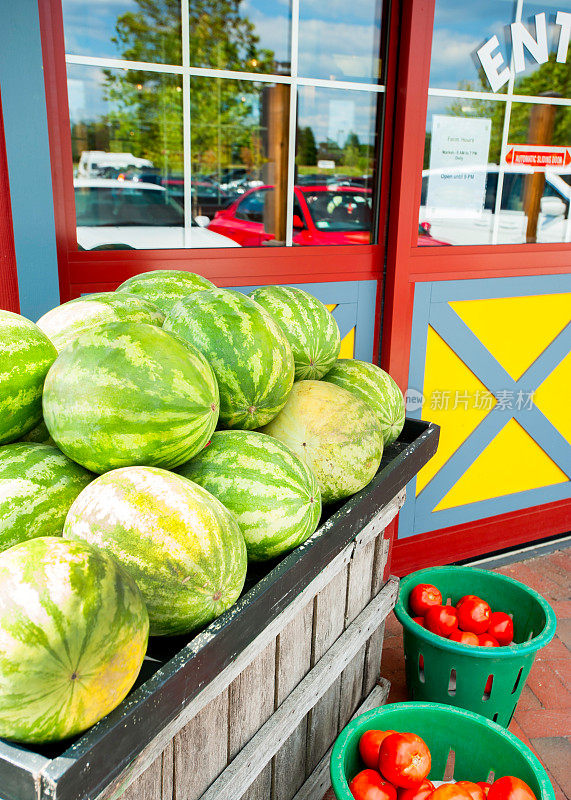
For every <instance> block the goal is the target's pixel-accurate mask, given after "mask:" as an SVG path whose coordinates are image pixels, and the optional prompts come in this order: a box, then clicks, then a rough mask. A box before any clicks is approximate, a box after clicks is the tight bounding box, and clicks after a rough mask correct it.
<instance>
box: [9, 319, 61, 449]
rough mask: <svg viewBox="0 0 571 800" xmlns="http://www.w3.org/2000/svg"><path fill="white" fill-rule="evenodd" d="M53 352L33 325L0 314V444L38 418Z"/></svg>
mask: <svg viewBox="0 0 571 800" xmlns="http://www.w3.org/2000/svg"><path fill="white" fill-rule="evenodd" d="M56 355H57V351H56V349H55V347H54V346H53V344H52V343H51V342H50V340H49V339H48V337H47V336H46V335H45V333H43V332H42V331H41V330H40V329H39V328H38V326H37V325H34V323H33V322H30V320H29V319H26V318H25V317H21V316H20V315H19V314H12V313H11V312H10V311H2V310H0V444H5V443H7V442H15V441H16V439H19V438H20V437H21V436H24V434H26V433H27V432H28V431H30V430H32V428H34V427H35V426H36V425H37V424H38V422H40V420H41V418H42V390H43V386H44V380H45V377H46V374H47V371H48V369H49V368H50V366H51V364H52V363H53V361H54V359H55V357H56Z"/></svg>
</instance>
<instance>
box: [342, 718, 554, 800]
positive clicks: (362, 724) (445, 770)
mask: <svg viewBox="0 0 571 800" xmlns="http://www.w3.org/2000/svg"><path fill="white" fill-rule="evenodd" d="M375 729H376V730H382V731H386V730H394V731H411V732H413V733H416V734H418V735H419V736H421V737H422V738H423V739H424V741H425V742H426V744H427V745H428V748H429V750H430V755H431V757H432V765H431V769H430V773H429V778H431V779H432V780H443V779H450V778H452V777H454V779H455V780H457V781H461V780H464V781H487V780H489V778H490V773H493V774H494V777H495V778H501V777H503V776H504V775H515V776H516V777H518V778H521V780H522V781H525V782H526V783H527V785H528V786H529V787H530V788H531V790H532V791H533V793H534V794H535V796H536V798H537V800H555V793H554V791H553V787H552V786H551V783H550V781H549V778H548V776H547V773H546V771H545V770H544V768H543V767H542V766H541V764H540V763H539V761H538V759H537V758H536V757H535V756H534V755H533V753H532V752H531V750H530V749H529V748H528V747H526V746H525V745H524V744H523V742H520V740H519V739H517V738H516V737H515V736H514V735H513V733H510V732H509V731H506V730H504V728H501V727H500V726H499V725H496V724H495V723H493V722H491V721H490V720H488V719H485V718H484V717H481V716H480V715H479V714H473V713H472V712H471V711H465V710H464V709H459V708H450V706H443V705H439V704H437V703H393V704H391V705H387V706H381V708H373V709H372V711H367V713H366V714H361V715H360V716H358V717H357V718H356V719H354V720H353V721H352V722H350V723H349V724H348V725H347V727H346V728H344V729H343V730H342V731H341V733H340V734H339V736H338V737H337V741H336V742H335V744H334V746H333V751H332V753H331V761H330V770H331V783H332V786H333V791H334V792H335V797H336V798H337V800H353V795H352V794H351V791H350V789H349V783H350V781H351V780H352V779H353V778H354V777H355V775H356V774H357V773H358V772H359V771H360V770H362V769H365V765H364V764H363V762H362V761H361V758H360V756H359V739H360V738H361V736H362V735H363V733H364V732H365V731H367V730H375ZM451 751H452V753H453V754H454V755H453V767H452V766H451V762H452V758H451Z"/></svg>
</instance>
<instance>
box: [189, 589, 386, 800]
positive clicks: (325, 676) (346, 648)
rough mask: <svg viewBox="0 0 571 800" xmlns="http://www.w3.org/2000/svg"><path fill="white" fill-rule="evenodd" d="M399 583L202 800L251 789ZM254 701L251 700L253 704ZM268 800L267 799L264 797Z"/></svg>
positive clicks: (356, 623)
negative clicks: (269, 760)
mask: <svg viewBox="0 0 571 800" xmlns="http://www.w3.org/2000/svg"><path fill="white" fill-rule="evenodd" d="M397 590H398V581H397V580H396V579H391V580H390V581H388V582H387V584H386V586H385V588H384V589H383V590H382V591H381V592H380V593H379V594H378V595H377V596H376V597H375V598H374V599H373V600H372V601H371V602H370V603H369V605H368V606H367V607H366V608H365V609H364V610H363V611H362V612H361V614H360V615H359V616H358V617H357V619H356V620H355V621H354V622H353V623H352V624H351V625H350V626H349V628H347V630H346V631H345V632H344V633H343V634H342V635H341V636H340V637H339V638H338V639H337V640H336V641H335V642H334V644H333V645H332V646H331V647H330V648H329V650H328V651H327V653H326V654H325V655H324V656H323V657H322V658H321V660H320V661H319V662H318V664H316V666H315V667H314V668H313V669H312V670H311V672H309V673H308V675H307V676H306V677H305V678H304V679H303V680H302V681H301V683H299V684H298V686H297V687H296V688H295V689H294V691H293V692H291V694H290V695H289V696H288V698H287V699H286V700H285V701H284V702H283V703H282V705H281V706H280V707H279V708H278V709H277V711H275V712H274V714H273V715H272V716H271V718H270V719H269V720H268V721H267V722H266V723H265V724H264V725H263V726H262V727H261V728H260V729H259V730H258V732H257V733H256V734H255V735H254V736H253V737H252V738H251V739H250V741H249V742H248V744H247V745H246V746H245V747H244V748H243V749H242V750H241V751H240V752H239V753H238V755H237V756H236V758H235V759H234V760H233V761H232V763H231V764H230V765H229V766H228V767H227V768H226V769H225V770H224V772H223V773H222V775H220V777H219V778H218V779H217V780H216V781H215V782H214V783H213V784H212V786H211V787H210V788H209V789H208V790H207V791H206V792H205V794H204V795H203V797H202V800H227V799H228V798H240V797H242V796H243V794H244V792H245V791H246V790H247V789H248V787H249V786H251V785H252V783H253V782H254V780H255V779H256V777H257V776H258V775H259V774H260V772H261V771H262V770H263V769H264V768H265V766H266V764H267V763H268V759H269V758H272V757H273V756H274V755H275V754H276V752H277V751H278V750H279V748H280V747H281V745H282V744H283V743H284V742H285V741H286V739H287V738H288V737H289V735H290V734H291V732H292V731H293V730H294V728H295V727H296V726H297V725H298V724H299V722H300V721H301V720H302V719H303V717H304V716H305V715H306V714H307V713H308V712H309V711H310V709H311V708H313V707H314V706H315V703H316V701H317V700H318V698H320V697H322V696H323V693H324V691H326V690H327V689H328V688H329V687H330V686H331V685H332V683H333V682H334V681H336V680H338V679H339V675H340V673H341V671H342V670H343V669H344V668H345V667H346V666H347V664H348V663H349V661H350V660H351V659H352V658H353V657H354V655H355V653H356V652H357V651H358V650H359V649H360V648H361V647H362V646H363V644H364V642H366V640H367V638H368V637H369V636H370V635H371V633H372V632H373V631H374V630H375V629H376V628H377V627H378V626H379V624H380V623H381V621H382V620H383V619H384V618H385V617H386V615H387V614H388V613H389V611H390V609H391V608H392V607H393V605H394V602H395V599H396V595H397ZM255 701H256V698H252V702H255ZM266 798H267V796H266Z"/></svg>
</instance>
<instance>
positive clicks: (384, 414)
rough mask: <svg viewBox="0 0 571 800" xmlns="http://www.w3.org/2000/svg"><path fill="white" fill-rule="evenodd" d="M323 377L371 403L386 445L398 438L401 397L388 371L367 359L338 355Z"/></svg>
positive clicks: (402, 404) (400, 426)
mask: <svg viewBox="0 0 571 800" xmlns="http://www.w3.org/2000/svg"><path fill="white" fill-rule="evenodd" d="M323 380H325V381H327V382H328V383H333V384H335V386H340V387H341V388H342V389H347V391H348V392H351V394H354V395H355V397H358V398H359V399H360V400H364V401H365V403H368V404H369V405H370V406H371V408H372V409H373V411H374V412H375V414H376V415H377V420H378V422H379V426H380V428H381V433H382V434H383V442H384V445H385V447H386V446H387V445H389V444H391V443H392V442H394V441H395V439H397V438H398V436H399V435H400V432H401V431H402V429H403V426H404V397H403V396H402V392H401V390H400V389H399V387H398V386H397V385H396V383H395V382H394V380H393V379H392V378H391V376H390V375H389V374H388V372H385V371H384V370H383V369H381V368H380V367H377V366H376V365H375V364H369V363H368V362H367V361H358V360H357V359H351V358H340V359H339V360H338V361H337V363H336V364H335V365H334V366H333V368H332V369H331V370H330V371H329V372H328V373H327V375H326V376H325V378H324V379H323Z"/></svg>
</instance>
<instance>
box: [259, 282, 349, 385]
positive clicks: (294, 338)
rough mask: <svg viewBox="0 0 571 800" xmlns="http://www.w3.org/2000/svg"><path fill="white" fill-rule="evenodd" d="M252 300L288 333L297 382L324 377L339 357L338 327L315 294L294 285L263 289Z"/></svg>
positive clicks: (265, 287) (339, 337)
mask: <svg viewBox="0 0 571 800" xmlns="http://www.w3.org/2000/svg"><path fill="white" fill-rule="evenodd" d="M250 297H251V298H252V299H254V300H255V301H256V303H259V304H260V305H261V306H263V307H264V308H265V309H266V311H269V313H270V314H271V315H272V317H273V318H274V319H275V321H276V322H277V323H278V325H279V326H280V328H281V329H282V330H283V332H284V333H285V335H286V337H287V340H288V342H289V343H290V345H291V349H292V351H293V357H294V360H295V380H296V381H302V380H305V379H306V378H315V379H318V378H322V377H323V376H324V375H325V373H326V372H327V370H329V369H331V367H332V366H333V364H334V363H335V361H336V359H337V356H338V355H339V348H340V347H341V336H340V334H339V327H338V326H337V323H336V322H335V320H334V319H333V316H332V315H331V314H330V312H329V310H328V309H327V308H326V307H325V306H324V305H323V303H322V302H321V301H320V300H318V299H317V298H316V297H313V295H311V294H308V293H307V292H304V291H303V289H296V288H295V287H293V286H262V287H261V288H259V289H254V291H253V292H251V294H250Z"/></svg>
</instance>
